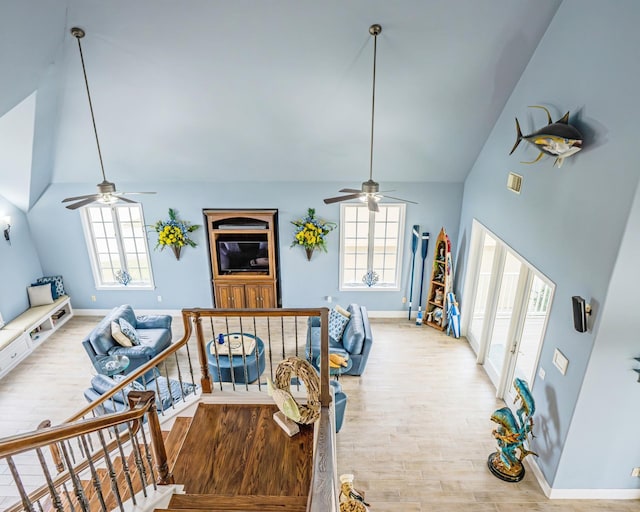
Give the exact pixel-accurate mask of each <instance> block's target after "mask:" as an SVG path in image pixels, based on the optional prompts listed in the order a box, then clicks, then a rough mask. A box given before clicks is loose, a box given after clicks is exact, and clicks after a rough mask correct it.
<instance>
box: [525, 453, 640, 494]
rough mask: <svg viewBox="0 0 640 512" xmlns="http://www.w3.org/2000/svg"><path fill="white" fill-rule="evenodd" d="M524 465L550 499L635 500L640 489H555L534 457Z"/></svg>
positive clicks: (526, 460)
mask: <svg viewBox="0 0 640 512" xmlns="http://www.w3.org/2000/svg"><path fill="white" fill-rule="evenodd" d="M524 463H525V465H526V466H527V467H528V469H529V470H531V472H532V473H533V475H534V476H535V477H536V480H537V481H538V484H540V487H541V489H542V492H544V495H545V496H546V497H547V498H549V499H550V500H637V499H640V489H555V488H553V487H551V486H550V485H549V483H548V482H547V480H546V478H545V477H544V475H543V474H542V471H541V470H540V467H539V466H538V463H537V462H536V460H535V459H533V458H531V457H528V458H526V459H525V460H524Z"/></svg>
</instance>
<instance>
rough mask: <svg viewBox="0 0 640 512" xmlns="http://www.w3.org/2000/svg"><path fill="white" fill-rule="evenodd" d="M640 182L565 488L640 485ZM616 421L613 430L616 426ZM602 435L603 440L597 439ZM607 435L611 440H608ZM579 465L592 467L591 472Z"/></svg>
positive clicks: (567, 451) (572, 434) (565, 460)
mask: <svg viewBox="0 0 640 512" xmlns="http://www.w3.org/2000/svg"><path fill="white" fill-rule="evenodd" d="M638 262H640V188H639V189H638V191H637V192H636V197H635V201H634V204H633V208H632V210H631V215H630V216H629V221H628V223H627V226H626V230H625V234H624V236H623V238H622V243H621V244H620V253H619V254H618V258H617V261H616V266H615V269H614V271H613V274H612V276H611V281H610V284H609V290H608V292H607V301H606V303H605V304H604V306H603V307H602V308H601V310H600V311H599V315H600V328H599V329H598V335H597V338H596V341H595V344H594V346H593V351H592V352H591V359H590V360H589V365H588V367H587V373H586V375H585V379H584V382H583V384H582V390H581V391H580V397H579V399H578V404H577V405H576V410H575V413H574V415H573V420H572V422H571V428H570V429H569V435H568V436H567V443H566V445H565V448H564V450H563V452H562V459H561V461H560V466H559V468H558V472H557V475H556V480H555V486H556V487H558V488H561V489H577V488H588V487H594V488H598V489H616V488H625V489H639V488H640V482H639V481H638V478H636V477H632V476H631V469H632V468H634V467H637V466H638V465H640V442H638V425H640V407H639V405H640V383H639V382H637V380H638V379H637V377H638V374H637V373H635V372H634V371H633V369H634V368H640V363H638V362H637V361H634V359H633V358H634V357H640V340H638V332H640V315H638V313H637V311H636V309H635V300H634V298H635V297H636V296H637V294H638V287H639V286H640V273H639V272H638ZM612 426H614V427H613V432H612ZM596 439H599V440H601V441H602V442H594V440H596ZM605 440H606V442H605ZM577 468H589V472H588V473H589V474H588V477H589V478H585V474H584V473H585V472H584V471H577Z"/></svg>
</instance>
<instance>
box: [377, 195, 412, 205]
mask: <svg viewBox="0 0 640 512" xmlns="http://www.w3.org/2000/svg"><path fill="white" fill-rule="evenodd" d="M382 197H388V198H389V199H395V200H396V201H402V202H403V203H411V204H418V203H416V202H415V201H409V200H408V199H402V198H400V197H393V196H387V195H384V196H382Z"/></svg>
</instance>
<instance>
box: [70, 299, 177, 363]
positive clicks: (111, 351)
mask: <svg viewBox="0 0 640 512" xmlns="http://www.w3.org/2000/svg"><path fill="white" fill-rule="evenodd" d="M120 318H124V319H125V320H126V321H127V322H129V323H130V324H131V325H132V326H133V327H134V329H135V330H136V332H137V333H138V336H139V337H140V345H134V346H133V347H123V346H121V345H120V344H119V343H118V342H117V341H116V340H114V339H113V337H112V336H111V322H112V321H115V322H117V321H118V319H120ZM169 345H171V316H169V315H145V316H136V314H135V313H134V312H133V308H132V307H131V306H129V305H128V304H125V305H122V306H118V307H116V308H113V310H111V312H110V313H109V314H108V315H107V316H105V317H104V318H103V319H102V320H101V321H100V323H99V324H98V325H97V326H96V327H94V329H93V330H92V331H91V332H90V333H89V335H88V336H87V337H86V338H85V339H84V340H83V341H82V346H83V347H84V349H85V350H86V351H87V354H88V355H89V358H90V359H91V362H92V363H93V366H94V368H95V369H96V371H97V372H98V373H101V369H100V365H99V364H98V363H99V361H100V359H103V358H104V357H106V356H113V355H118V354H119V355H123V356H127V357H128V358H129V366H128V368H127V369H126V370H125V372H126V373H130V372H131V371H132V370H135V369H136V368H138V367H140V366H142V365H143V364H145V363H147V362H149V361H150V360H151V359H153V358H154V357H155V356H157V355H158V354H159V353H160V352H162V351H163V350H165V349H166V348H168V347H169Z"/></svg>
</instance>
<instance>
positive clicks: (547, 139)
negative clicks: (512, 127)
mask: <svg viewBox="0 0 640 512" xmlns="http://www.w3.org/2000/svg"><path fill="white" fill-rule="evenodd" d="M529 108H541V109H542V110H544V111H545V112H546V113H547V121H548V124H547V126H545V127H544V128H540V129H539V130H538V131H535V132H533V133H531V134H529V135H522V131H521V130H520V123H519V122H518V118H517V117H516V131H517V135H518V138H517V139H516V143H515V144H514V145H513V148H512V149H511V152H510V153H509V154H510V155H511V154H512V153H513V152H514V151H515V150H516V148H517V147H518V144H520V141H521V140H526V141H527V142H528V143H530V144H533V145H534V146H535V147H536V149H537V150H538V151H540V154H539V155H538V158H536V159H535V160H532V161H531V162H521V163H523V164H533V163H536V162H537V161H538V160H540V159H541V158H542V157H543V156H544V155H545V154H547V155H550V156H555V157H556V160H555V162H554V165H557V166H558V167H562V163H563V162H564V159H565V158H567V157H569V156H571V155H575V154H576V153H577V152H578V151H580V150H581V149H582V135H581V134H580V132H579V131H578V130H577V129H576V128H575V127H573V126H571V125H570V124H569V112H567V113H566V114H565V115H564V116H562V118H560V119H558V120H557V121H556V122H555V123H554V122H552V121H551V114H550V113H549V111H548V110H547V109H546V108H545V107H541V106H539V105H530V106H529Z"/></svg>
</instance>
